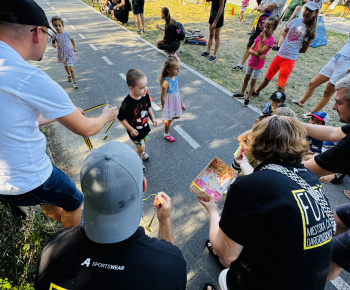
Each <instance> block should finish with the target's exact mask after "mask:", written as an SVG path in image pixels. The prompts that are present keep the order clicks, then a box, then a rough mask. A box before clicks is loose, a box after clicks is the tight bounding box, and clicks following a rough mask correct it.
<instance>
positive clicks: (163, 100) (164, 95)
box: [160, 80, 169, 109]
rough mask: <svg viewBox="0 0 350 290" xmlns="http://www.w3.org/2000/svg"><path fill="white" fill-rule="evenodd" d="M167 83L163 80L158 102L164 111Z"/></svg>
mask: <svg viewBox="0 0 350 290" xmlns="http://www.w3.org/2000/svg"><path fill="white" fill-rule="evenodd" d="M168 86H169V83H168V81H167V80H163V82H162V86H161V87H160V102H161V104H162V109H164V104H165V97H166V91H167V90H168Z"/></svg>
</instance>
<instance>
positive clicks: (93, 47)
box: [89, 43, 98, 50]
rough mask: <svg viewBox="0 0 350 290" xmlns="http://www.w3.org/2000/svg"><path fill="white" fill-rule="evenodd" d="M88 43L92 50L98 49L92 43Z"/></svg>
mask: <svg viewBox="0 0 350 290" xmlns="http://www.w3.org/2000/svg"><path fill="white" fill-rule="evenodd" d="M89 45H90V47H91V48H92V49H93V50H98V48H97V47H96V46H95V45H93V44H92V43H89Z"/></svg>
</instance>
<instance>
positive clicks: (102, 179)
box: [80, 141, 143, 244]
mask: <svg viewBox="0 0 350 290" xmlns="http://www.w3.org/2000/svg"><path fill="white" fill-rule="evenodd" d="M141 164H142V163H141V159H140V157H139V156H138V155H137V153H136V152H135V151H134V150H132V149H131V148H130V147H129V146H127V145H125V144H123V143H121V142H117V141H112V142H109V143H107V144H105V145H103V146H101V147H100V148H98V149H96V150H94V151H92V152H91V153H90V154H89V155H88V156H87V157H86V159H85V160H84V162H83V165H82V168H81V171H80V182H81V188H82V191H83V193H84V196H85V197H84V228H85V232H86V235H87V236H88V238H89V239H90V240H92V241H94V242H96V243H100V244H110V243H117V242H121V241H124V240H126V239H127V238H129V237H130V236H132V235H133V234H134V233H135V232H136V230H137V228H138V226H139V224H140V220H141V215H142V197H143V171H142V165H141Z"/></svg>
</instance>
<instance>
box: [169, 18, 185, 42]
mask: <svg viewBox="0 0 350 290" xmlns="http://www.w3.org/2000/svg"><path fill="white" fill-rule="evenodd" d="M172 20H173V27H174V30H175V31H174V35H175V38H176V40H184V39H185V35H186V31H185V28H184V27H183V26H182V24H181V23H180V22H177V21H176V20H175V19H172Z"/></svg>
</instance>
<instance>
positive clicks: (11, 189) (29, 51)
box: [0, 0, 118, 227]
mask: <svg viewBox="0 0 350 290" xmlns="http://www.w3.org/2000/svg"><path fill="white" fill-rule="evenodd" d="M48 29H51V27H50V26H49V23H48V21H47V18H46V15H45V13H44V11H43V10H42V9H41V8H40V6H39V5H37V4H36V2H34V1H33V0H14V1H1V2H0V99H1V106H0V200H2V201H5V202H10V203H14V204H17V205H24V206H30V205H35V204H40V206H41V209H42V211H43V212H44V214H45V215H47V216H48V217H50V218H52V219H54V220H56V221H58V222H61V223H62V224H63V226H64V227H71V226H77V225H79V223H80V220H81V208H82V203H83V199H84V198H83V194H82V193H81V192H80V191H79V190H78V189H77V187H76V185H75V183H74V182H73V181H72V180H71V179H70V178H69V177H68V176H67V175H65V174H64V173H63V172H62V171H60V170H59V169H58V168H56V167H54V166H52V164H51V162H50V159H49V157H48V156H47V155H46V139H45V136H44V135H43V134H42V133H41V132H40V131H39V126H40V125H45V124H49V123H51V122H54V121H56V120H57V121H58V122H60V123H61V124H62V125H63V126H65V127H67V128H68V129H70V130H71V131H73V132H74V133H76V134H79V135H82V136H84V137H88V136H92V135H94V134H97V133H98V132H99V131H100V130H101V129H102V128H103V127H104V125H105V124H106V123H107V122H109V121H112V120H114V119H115V117H116V115H117V113H118V109H117V107H113V108H108V107H107V106H106V107H105V108H104V109H103V111H102V114H101V115H100V116H99V117H97V118H86V117H85V116H84V115H83V114H82V113H81V110H80V109H78V108H76V107H75V106H74V105H73V103H72V102H71V100H70V99H69V96H68V95H67V94H66V92H65V91H64V90H63V89H62V88H61V87H60V86H59V85H58V84H57V83H56V82H54V81H53V80H52V79H51V78H50V77H49V76H48V75H47V74H45V73H44V72H42V71H41V70H39V69H38V68H35V67H34V66H32V65H31V64H29V63H28V62H27V61H28V60H35V61H40V60H41V59H42V58H43V54H44V52H45V49H46V46H47V42H48V41H49V40H50V38H51V37H50V33H54V32H48Z"/></svg>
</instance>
